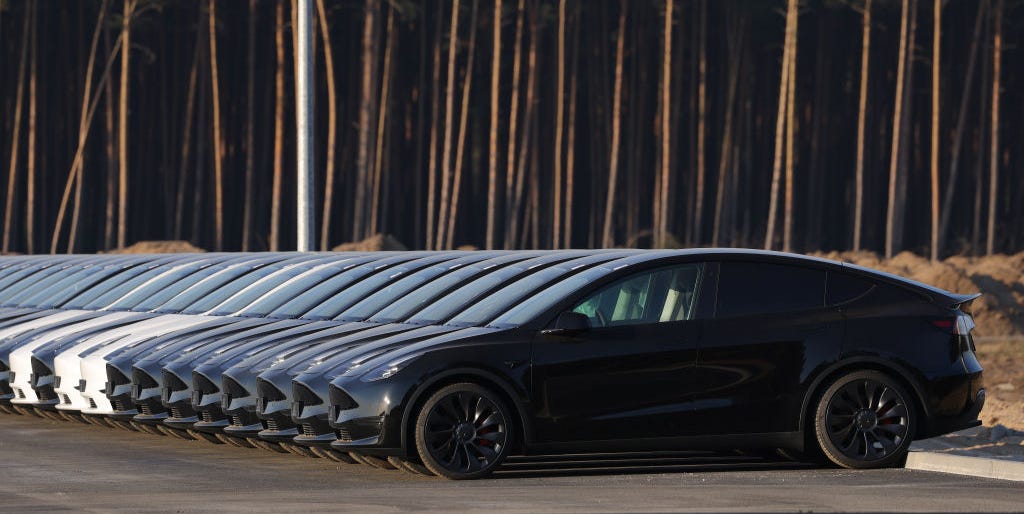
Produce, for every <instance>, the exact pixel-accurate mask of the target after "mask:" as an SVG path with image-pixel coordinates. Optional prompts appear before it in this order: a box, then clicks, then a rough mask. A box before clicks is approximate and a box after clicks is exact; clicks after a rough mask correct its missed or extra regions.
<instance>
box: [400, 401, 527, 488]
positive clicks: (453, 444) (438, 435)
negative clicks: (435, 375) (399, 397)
mask: <svg viewBox="0 0 1024 514" xmlns="http://www.w3.org/2000/svg"><path fill="white" fill-rule="evenodd" d="M511 419H512V418H511V411H510V410H509V409H508V408H507V407H505V404H504V402H503V401H502V400H501V398H500V397H499V396H498V395H497V394H495V393H494V392H493V391H491V390H489V389H487V388H485V387H482V386H479V385H477V384H472V383H459V384H452V385H450V386H446V387H443V388H441V389H440V390H438V391H437V392H435V393H434V394H433V395H431V396H430V397H429V398H428V399H427V401H426V403H424V404H423V407H422V408H421V409H420V412H419V415H418V416H417V418H416V436H415V439H416V449H417V451H418V452H419V455H420V459H421V460H422V461H423V464H424V465H425V466H426V467H427V469H429V470H430V471H431V472H433V473H434V474H435V475H438V476H443V477H445V478H450V479H455V480H462V479H471V478H480V477H483V476H486V475H488V474H490V473H491V472H493V471H494V470H495V469H496V468H497V467H498V466H499V465H501V463H502V461H504V460H505V457H506V456H507V455H508V450H509V444H510V443H511V442H512V441H513V433H512V426H513V425H512V423H511Z"/></svg>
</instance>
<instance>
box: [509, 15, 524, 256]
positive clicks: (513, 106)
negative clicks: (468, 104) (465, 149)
mask: <svg viewBox="0 0 1024 514" xmlns="http://www.w3.org/2000/svg"><path fill="white" fill-rule="evenodd" d="M525 10H526V2H525V0H519V5H518V7H517V8H516V39H515V45H514V46H513V47H512V48H513V55H512V94H511V98H510V99H509V103H510V106H509V114H508V119H509V121H508V152H507V153H506V154H505V155H506V158H507V161H508V162H507V163H506V168H505V226H504V227H503V228H504V232H505V237H504V240H505V249H506V250H507V249H510V248H512V247H513V246H514V241H515V240H514V239H512V238H514V237H515V235H514V234H512V233H511V228H512V224H513V216H514V211H513V210H512V209H513V205H512V197H513V195H514V192H515V190H514V188H513V182H514V180H515V170H516V138H517V137H518V135H519V134H518V127H517V123H518V121H519V88H520V78H521V76H522V66H521V63H520V61H522V53H523V19H524V17H525Z"/></svg>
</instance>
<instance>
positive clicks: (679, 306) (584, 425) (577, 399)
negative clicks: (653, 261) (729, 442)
mask: <svg viewBox="0 0 1024 514" xmlns="http://www.w3.org/2000/svg"><path fill="white" fill-rule="evenodd" d="M702 268H703V266H702V265H701V264H699V263H687V264H679V265H672V266H667V267H660V268H657V269H651V270H647V271H643V272H639V273H634V274H632V275H628V276H626V277H624V278H621V279H619V280H616V281H613V282H612V283H610V284H609V285H606V286H603V287H599V288H597V290H596V291H593V292H591V293H589V294H586V295H585V297H584V298H582V299H581V301H579V302H578V303H577V305H576V306H575V307H574V308H573V311H575V312H578V313H582V314H585V315H586V316H587V317H588V318H589V320H590V328H589V329H587V330H584V331H581V332H578V333H575V334H572V335H539V336H538V337H537V339H536V341H535V343H534V345H533V348H534V350H533V395H532V396H533V398H534V402H535V405H536V417H535V421H536V425H535V429H536V435H537V439H538V442H541V443H559V442H570V441H573V442H582V441H600V440H612V439H633V438H647V437H667V436H676V435H681V434H683V433H684V432H685V430H686V428H685V427H686V426H687V425H688V416H689V414H690V413H691V412H692V407H691V404H690V402H691V401H692V396H693V387H694V382H693V381H694V377H693V370H694V367H695V365H696V360H697V335H698V330H697V328H696V326H695V323H697V321H695V319H694V318H695V316H694V313H695V311H696V303H697V301H696V297H697V290H698V285H699V284H700V275H701V270H702Z"/></svg>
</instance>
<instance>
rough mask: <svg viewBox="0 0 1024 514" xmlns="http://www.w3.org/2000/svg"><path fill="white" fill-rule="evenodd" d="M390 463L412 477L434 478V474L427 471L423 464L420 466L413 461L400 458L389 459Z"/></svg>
mask: <svg viewBox="0 0 1024 514" xmlns="http://www.w3.org/2000/svg"><path fill="white" fill-rule="evenodd" d="M388 462H390V463H391V465H392V466H394V467H395V469H398V470H400V471H404V472H406V473H408V474H410V475H416V476H420V477H432V476H434V474H433V473H431V472H430V470H429V469H427V467H426V466H424V465H423V464H420V463H418V462H413V461H410V460H405V459H401V458H398V457H388Z"/></svg>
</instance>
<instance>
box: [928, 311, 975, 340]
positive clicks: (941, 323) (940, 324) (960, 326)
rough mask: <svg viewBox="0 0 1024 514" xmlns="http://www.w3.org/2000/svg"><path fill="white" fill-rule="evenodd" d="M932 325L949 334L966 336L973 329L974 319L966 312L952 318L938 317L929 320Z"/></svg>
mask: <svg viewBox="0 0 1024 514" xmlns="http://www.w3.org/2000/svg"><path fill="white" fill-rule="evenodd" d="M931 324H932V326H934V327H935V328H937V329H939V330H942V331H943V332H947V333H949V334H953V335H958V336H966V335H968V334H970V333H971V330H974V320H973V319H971V317H970V316H968V315H966V314H960V315H959V316H956V317H954V318H938V319H933V320H931Z"/></svg>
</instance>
